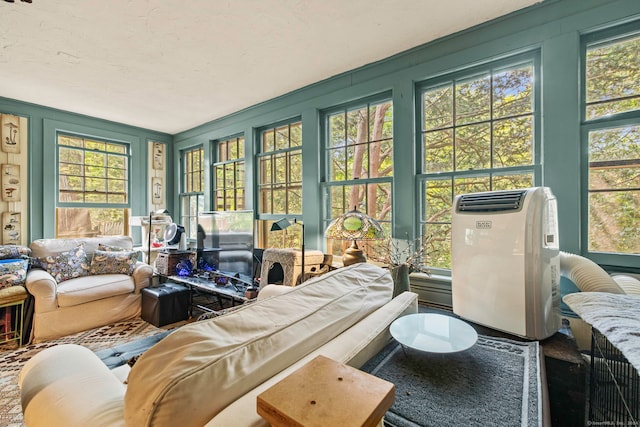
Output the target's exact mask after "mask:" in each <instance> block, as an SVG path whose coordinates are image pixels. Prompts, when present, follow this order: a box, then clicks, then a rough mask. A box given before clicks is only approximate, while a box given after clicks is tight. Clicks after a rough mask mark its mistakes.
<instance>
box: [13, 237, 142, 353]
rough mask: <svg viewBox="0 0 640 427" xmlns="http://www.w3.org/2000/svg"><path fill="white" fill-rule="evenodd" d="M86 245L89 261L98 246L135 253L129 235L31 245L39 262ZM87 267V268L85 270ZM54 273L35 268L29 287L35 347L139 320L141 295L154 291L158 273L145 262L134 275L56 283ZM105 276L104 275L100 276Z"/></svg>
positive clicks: (86, 278) (92, 277)
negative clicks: (151, 286) (152, 281)
mask: <svg viewBox="0 0 640 427" xmlns="http://www.w3.org/2000/svg"><path fill="white" fill-rule="evenodd" d="M80 244H83V245H84V250H85V251H86V253H87V255H88V256H89V258H91V256H92V255H93V254H94V253H95V251H96V250H97V248H98V244H103V245H107V246H108V247H111V248H114V247H117V248H121V249H124V250H128V251H131V250H132V247H133V242H132V240H131V238H130V237H128V236H110V237H88V238H81V239H40V240H35V241H33V242H32V243H31V245H30V247H31V255H32V257H33V258H34V259H42V258H46V257H49V258H55V257H57V256H58V255H59V254H61V253H65V252H69V251H72V250H73V249H74V248H77V247H78V246H79V245H80ZM84 267H87V266H86V265H85V266H84ZM51 273H54V274H55V273H56V272H55V271H51V272H49V271H45V270H42V269H38V268H32V269H30V270H29V272H28V273H27V280H26V283H25V287H26V288H27V290H28V291H29V293H31V294H32V295H33V297H34V301H35V305H34V314H33V323H32V325H33V326H32V330H31V340H32V342H41V341H47V340H51V339H55V338H59V337H61V336H65V335H69V334H73V333H76V332H80V331H84V330H87V329H91V328H96V327H99V326H104V325H107V324H110V323H114V322H118V321H121V320H126V319H132V318H135V317H138V316H139V315H140V302H141V295H140V290H141V289H142V288H144V287H146V286H149V279H150V278H151V276H152V274H153V269H152V268H151V267H150V266H149V265H146V264H143V263H141V262H138V263H136V264H135V265H133V268H132V271H131V274H122V273H118V274H93V275H84V276H81V277H76V278H71V279H68V280H64V281H60V280H58V281H56V279H55V278H54V276H53V275H52V274H51ZM101 273H104V272H101Z"/></svg>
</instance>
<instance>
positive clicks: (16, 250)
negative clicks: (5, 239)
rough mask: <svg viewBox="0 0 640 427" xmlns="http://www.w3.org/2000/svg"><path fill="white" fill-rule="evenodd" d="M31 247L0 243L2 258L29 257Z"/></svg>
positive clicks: (0, 257)
mask: <svg viewBox="0 0 640 427" xmlns="http://www.w3.org/2000/svg"><path fill="white" fill-rule="evenodd" d="M29 255H31V249H29V248H28V247H26V246H19V245H0V259H9V258H13V259H17V258H29Z"/></svg>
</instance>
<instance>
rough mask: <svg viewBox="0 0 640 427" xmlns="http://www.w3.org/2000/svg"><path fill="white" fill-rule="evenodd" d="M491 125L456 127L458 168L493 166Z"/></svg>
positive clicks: (472, 168)
mask: <svg viewBox="0 0 640 427" xmlns="http://www.w3.org/2000/svg"><path fill="white" fill-rule="evenodd" d="M489 131H490V125H489V124H480V125H470V126H462V127H459V128H457V129H456V132H455V139H456V152H455V157H456V170H477V169H486V168H488V167H490V166H491V142H490V135H489Z"/></svg>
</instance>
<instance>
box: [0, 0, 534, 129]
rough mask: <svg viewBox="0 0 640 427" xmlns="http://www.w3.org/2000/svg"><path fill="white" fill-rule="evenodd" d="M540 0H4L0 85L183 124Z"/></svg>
mask: <svg viewBox="0 0 640 427" xmlns="http://www.w3.org/2000/svg"><path fill="white" fill-rule="evenodd" d="M539 1H540V0H480V1H479V0H446V1H445V0H395V1H393V0H181V1H175V0H174V1H170V0H57V1H54V0H33V3H31V4H29V3H25V2H21V1H20V0H15V3H8V2H6V1H0V96H3V97H7V98H13V99H18V100H22V101H27V102H32V103H35V104H40V105H45V106H48V107H54V108H59V109H62V110H67V111H72V112H75V113H80V114H86V115H89V116H94V117H99V118H103V119H107V120H112V121H115V122H120V123H126V124H129V125H134V126H140V127H143V128H148V129H153V130H158V131H162V132H167V133H170V134H175V133H177V132H180V131H183V130H186V129H190V128H193V127H195V126H197V125H200V124H203V123H206V122H208V121H210V120H213V119H216V118H219V117H223V116H225V115H227V114H229V113H233V112H235V111H238V110H241V109H243V108H246V107H250V106H251V105H254V104H257V103H260V102H262V101H266V100H268V99H271V98H273V97H276V96H279V95H283V94H285V93H287V92H291V91H293V90H295V89H298V88H301V87H304V86H306V85H308V84H311V83H314V82H317V81H319V80H323V79H326V78H328V77H331V76H335V75H337V74H340V73H343V72H345V71H349V70H352V69H354V68H357V67H360V66H363V65H366V64H369V63H372V62H375V61H378V60H380V59H383V58H386V57H388V56H391V55H393V54H395V53H398V52H401V51H404V50H407V49H410V48H412V47H415V46H418V45H421V44H423V43H426V42H428V41H430V40H434V39H436V38H439V37H441V36H444V35H447V34H451V33H454V32H456V31H459V30H462V29H465V28H468V27H471V26H474V25H476V24H480V23H482V22H485V21H488V20H491V19H493V18H496V17H498V16H501V15H505V14H507V13H510V12H512V11H515V10H518V9H521V8H524V7H526V6H529V5H532V4H534V3H537V2H539Z"/></svg>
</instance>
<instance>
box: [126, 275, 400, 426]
mask: <svg viewBox="0 0 640 427" xmlns="http://www.w3.org/2000/svg"><path fill="white" fill-rule="evenodd" d="M392 292H393V281H392V279H391V276H390V274H389V272H388V271H387V270H383V269H381V268H378V267H375V266H373V265H369V264H364V263H363V264H356V265H353V266H350V267H345V268H341V269H338V270H335V271H332V272H330V273H328V274H325V275H324V276H320V277H317V278H315V279H312V280H309V281H307V282H305V283H304V284H302V285H300V286H297V287H295V288H293V289H292V290H291V292H287V293H285V294H282V295H279V296H276V297H273V298H267V299H265V300H263V301H259V302H256V303H254V304H252V305H251V306H250V310H247V309H239V310H236V311H234V312H231V313H229V314H227V315H224V316H220V317H217V318H214V319H210V320H207V321H201V322H197V323H193V324H191V325H187V326H183V327H182V328H180V329H178V330H177V331H175V332H173V333H172V334H170V335H169V336H167V337H166V338H164V339H163V340H162V341H160V342H159V343H158V344H156V345H154V346H153V347H152V348H150V349H149V350H148V351H147V352H145V353H144V354H143V355H142V356H141V357H140V359H138V361H137V362H136V364H135V365H134V366H133V368H132V369H131V372H130V374H129V379H128V386H127V392H126V395H125V406H124V415H125V420H126V424H127V425H131V426H149V425H153V426H174V425H176V423H178V424H180V425H181V426H202V425H204V424H205V423H207V422H208V421H209V420H211V419H212V418H213V417H214V416H215V415H216V414H217V413H218V412H220V411H221V410H222V409H223V408H225V407H226V406H227V405H229V404H230V403H231V402H233V401H234V400H236V399H237V398H239V397H240V396H242V395H243V394H245V393H246V392H247V391H249V390H251V389H253V388H254V387H256V386H257V385H259V384H260V383H262V382H263V381H265V380H267V379H269V378H270V377H272V376H273V375H275V374H277V373H278V372H280V371H282V370H283V369H285V368H286V367H288V366H290V365H291V364H293V363H294V362H296V361H297V360H299V359H301V358H302V357H304V356H305V355H307V354H308V353H310V352H311V351H313V350H315V349H316V348H318V347H320V346H321V345H323V344H325V343H326V342H328V341H330V340H331V339H333V338H335V337H336V336H338V335H339V334H341V333H342V332H343V331H345V330H346V329H348V328H349V327H351V326H352V325H354V324H355V323H357V322H358V321H360V320H361V319H362V318H364V317H365V316H367V315H368V314H370V313H371V312H373V311H374V310H376V309H377V308H379V307H382V306H383V305H385V304H386V303H388V302H389V301H390V300H391V295H392Z"/></svg>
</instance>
